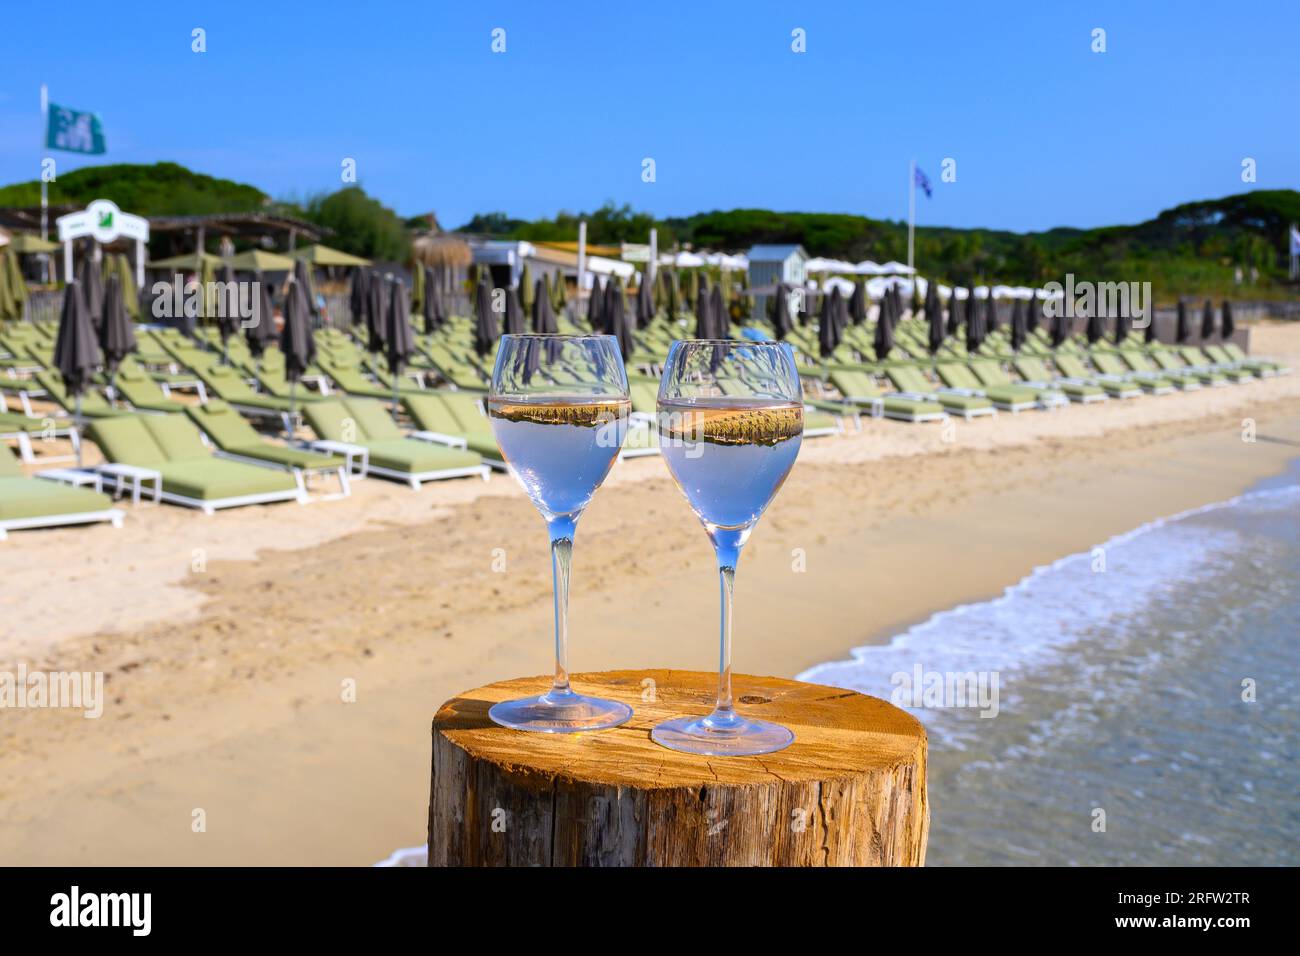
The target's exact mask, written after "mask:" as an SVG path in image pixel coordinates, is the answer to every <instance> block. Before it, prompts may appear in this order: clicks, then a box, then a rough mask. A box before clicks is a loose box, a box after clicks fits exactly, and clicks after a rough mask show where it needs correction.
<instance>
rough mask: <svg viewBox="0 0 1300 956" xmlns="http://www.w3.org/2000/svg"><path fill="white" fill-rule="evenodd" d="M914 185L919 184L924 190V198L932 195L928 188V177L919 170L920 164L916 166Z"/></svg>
mask: <svg viewBox="0 0 1300 956" xmlns="http://www.w3.org/2000/svg"><path fill="white" fill-rule="evenodd" d="M916 185H918V186H920V187H921V188H922V189H924V190H925V198H926V199H930V198H932V197H933V193H932V191H931V189H930V180H929V177H927V176H926V175H925V173H923V172H921V167H920V166H917V167H916Z"/></svg>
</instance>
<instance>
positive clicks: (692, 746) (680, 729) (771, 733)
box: [650, 717, 794, 757]
mask: <svg viewBox="0 0 1300 956" xmlns="http://www.w3.org/2000/svg"><path fill="white" fill-rule="evenodd" d="M650 739H651V740H653V741H654V742H655V743H657V744H659V746H661V747H667V748H668V749H669V750H678V751H680V752H682V753H687V754H700V755H702V756H705V757H744V756H750V755H752V754H770V753H772V752H774V751H777V750H784V749H785V748H786V747H789V746H790V744H792V743H793V742H794V733H793V732H792V731H790V730H787V729H786V728H785V727H782V726H781V725H780V724H769V723H768V722H767V721H765V720H746V719H745V718H743V717H736V718H733V719H732V720H730V721H727V722H726V723H718V722H715V721H714V720H713V719H712V718H711V717H678V718H677V719H676V720H668V721H664V723H662V724H660V725H659V726H658V727H656V728H655V729H654V730H652V731H651V732H650Z"/></svg>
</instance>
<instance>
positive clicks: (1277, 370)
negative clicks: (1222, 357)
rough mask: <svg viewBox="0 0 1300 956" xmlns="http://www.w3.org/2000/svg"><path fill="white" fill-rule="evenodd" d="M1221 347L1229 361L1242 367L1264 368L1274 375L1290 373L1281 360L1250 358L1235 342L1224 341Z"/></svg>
mask: <svg viewBox="0 0 1300 956" xmlns="http://www.w3.org/2000/svg"><path fill="white" fill-rule="evenodd" d="M1221 348H1222V349H1223V352H1224V354H1226V355H1227V356H1228V358H1229V359H1230V360H1231V361H1233V362H1236V363H1237V364H1238V365H1239V366H1241V367H1242V368H1248V369H1252V370H1253V369H1264V370H1265V371H1267V372H1271V373H1272V374H1274V375H1290V374H1291V369H1289V368H1287V367H1286V366H1285V365H1283V364H1282V363H1281V362H1271V361H1269V360H1268V359H1257V358H1251V357H1250V356H1249V355H1247V354H1246V353H1245V352H1243V351H1242V350H1241V346H1240V345H1238V344H1237V343H1236V342H1225V343H1223V345H1222V346H1221Z"/></svg>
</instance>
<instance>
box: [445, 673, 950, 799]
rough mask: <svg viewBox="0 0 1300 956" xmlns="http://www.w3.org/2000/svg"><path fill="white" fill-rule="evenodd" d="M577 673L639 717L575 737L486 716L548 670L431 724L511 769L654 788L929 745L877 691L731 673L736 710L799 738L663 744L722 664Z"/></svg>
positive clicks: (847, 773)
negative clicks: (690, 750) (679, 746)
mask: <svg viewBox="0 0 1300 956" xmlns="http://www.w3.org/2000/svg"><path fill="white" fill-rule="evenodd" d="M571 680H572V683H573V687H574V689H575V690H577V691H578V692H580V693H584V694H591V695H595V696H600V697H608V698H611V699H614V700H620V701H623V702H624V703H626V704H628V705H629V706H631V707H632V710H633V716H632V719H631V720H630V721H628V722H627V723H626V724H623V725H622V726H621V727H615V728H613V729H611V730H602V731H597V732H592V733H578V734H539V733H527V732H522V731H517V730H509V729H507V728H505V727H499V726H497V725H496V724H494V723H492V721H491V720H490V719H489V718H488V708H490V707H491V706H492V705H493V704H495V703H497V702H499V701H503V700H510V699H512V698H516V697H526V696H530V695H534V694H540V693H544V692H545V691H546V690H547V689H548V688H549V687H550V684H551V678H550V677H549V676H543V677H522V678H516V679H513V680H507V681H499V682H497V683H495V684H488V685H486V686H484V687H479V688H476V689H474V690H471V691H466V692H465V693H463V694H461V695H459V696H457V697H454V698H452V699H451V700H449V701H447V702H446V703H445V704H443V705H442V707H440V708H439V709H438V713H437V715H436V716H435V718H434V722H433V730H434V733H435V734H441V735H442V736H443V737H444V738H446V739H447V741H448V742H450V743H451V744H453V745H454V746H456V747H459V748H460V749H462V750H464V751H465V752H466V754H467V756H468V757H470V758H471V759H472V760H475V761H485V762H488V763H490V764H493V765H496V766H497V767H499V768H500V769H501V770H503V771H506V772H508V773H511V774H515V775H532V774H536V775H537V776H538V778H539V781H538V782H539V783H541V782H543V781H553V780H556V779H561V780H569V781H574V782H580V783H590V784H597V785H600V786H606V787H608V786H614V787H632V788H636V789H651V790H652V789H657V788H680V787H702V786H718V785H720V784H721V785H727V786H746V785H752V784H764V783H771V782H773V780H779V781H783V782H787V783H795V782H803V781H808V782H812V781H827V780H834V779H836V778H841V777H842V778H854V777H860V776H861V775H863V774H870V773H875V772H879V771H889V770H893V769H895V768H898V767H901V766H904V765H909V764H912V763H913V762H914V761H915V760H917V756H918V752H921V753H923V752H924V748H925V746H926V735H925V729H924V728H923V727H922V726H921V723H920V722H919V721H918V720H917V719H916V718H915V717H913V716H912V715H910V714H908V713H907V712H905V711H903V710H900V709H899V708H897V707H895V706H893V705H892V704H890V703H888V702H886V701H883V700H880V699H878V698H875V697H868V696H866V695H865V694H859V693H857V692H855V691H850V690H844V689H843V688H838V687H827V686H823V685H820V684H805V683H802V682H800V681H792V680H785V679H783V678H779V677H751V676H747V675H735V676H733V678H732V685H733V688H734V694H735V698H736V707H737V710H738V711H740V713H741V714H743V715H744V716H747V717H755V718H760V719H763V720H770V721H775V722H776V723H779V724H783V725H785V726H786V727H788V728H790V729H791V730H792V731H794V735H795V739H794V743H793V744H791V745H790V746H789V747H788V748H786V749H785V750H782V751H778V752H777V753H770V754H763V755H761V756H756V757H702V756H696V755H693V754H683V753H678V752H676V751H673V750H668V749H667V748H664V747H660V746H659V745H658V744H656V743H655V742H654V741H653V740H651V739H650V731H651V729H652V728H653V727H654V726H655V725H656V724H658V723H660V722H661V721H664V720H667V719H670V718H673V717H682V716H687V715H695V716H702V715H704V714H707V713H708V712H709V711H710V710H712V708H713V699H714V694H715V693H716V691H717V680H718V677H717V674H716V673H701V672H699V671H680V670H636V671H604V672H598V673H587V674H574V675H572V677H571ZM649 682H653V683H652V684H651V683H649ZM650 689H652V690H653V694H652V695H651V694H649V693H648V691H649V690H650ZM647 697H648V698H649V699H645V698H647Z"/></svg>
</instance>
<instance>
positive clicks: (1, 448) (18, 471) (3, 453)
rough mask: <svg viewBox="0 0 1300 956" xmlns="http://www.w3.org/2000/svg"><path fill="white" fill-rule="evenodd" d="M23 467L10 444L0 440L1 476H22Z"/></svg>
mask: <svg viewBox="0 0 1300 956" xmlns="http://www.w3.org/2000/svg"><path fill="white" fill-rule="evenodd" d="M22 474H23V470H22V468H20V467H19V466H18V459H17V458H15V457H14V453H13V452H11V451H10V450H9V446H8V445H6V444H5V443H4V442H0V476H4V477H9V478H21V477H22Z"/></svg>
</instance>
